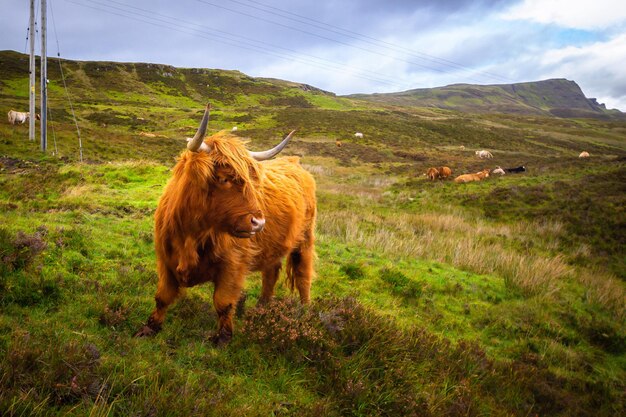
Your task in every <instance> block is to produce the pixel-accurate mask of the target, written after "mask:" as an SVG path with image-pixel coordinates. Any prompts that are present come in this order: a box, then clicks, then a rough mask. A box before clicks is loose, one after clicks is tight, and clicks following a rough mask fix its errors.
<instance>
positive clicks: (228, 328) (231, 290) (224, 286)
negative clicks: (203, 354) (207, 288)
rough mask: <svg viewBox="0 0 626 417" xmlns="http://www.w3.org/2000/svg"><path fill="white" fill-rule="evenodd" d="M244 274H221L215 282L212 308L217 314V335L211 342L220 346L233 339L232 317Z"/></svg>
mask: <svg viewBox="0 0 626 417" xmlns="http://www.w3.org/2000/svg"><path fill="white" fill-rule="evenodd" d="M243 283H244V273H243V272H239V273H235V274H223V275H222V276H221V277H220V278H219V279H218V280H216V282H215V291H214V292H213V306H214V307H215V311H216V312H217V320H218V323H217V334H216V335H215V336H214V337H213V342H214V343H215V344H216V345H218V346H220V345H224V344H226V343H228V342H229V341H230V339H232V337H233V315H234V313H235V309H236V307H237V302H238V301H239V298H240V297H241V290H242V289H243Z"/></svg>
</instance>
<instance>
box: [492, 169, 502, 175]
mask: <svg viewBox="0 0 626 417" xmlns="http://www.w3.org/2000/svg"><path fill="white" fill-rule="evenodd" d="M491 173H492V174H499V175H504V174H505V172H504V170H503V169H502V168H500V167H496V169H494V170H493V171H491Z"/></svg>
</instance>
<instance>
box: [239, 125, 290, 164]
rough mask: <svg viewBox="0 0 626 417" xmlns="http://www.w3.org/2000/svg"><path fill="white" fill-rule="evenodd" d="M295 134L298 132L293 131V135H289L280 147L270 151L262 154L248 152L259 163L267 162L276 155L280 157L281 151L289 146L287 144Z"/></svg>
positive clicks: (277, 146)
mask: <svg viewBox="0 0 626 417" xmlns="http://www.w3.org/2000/svg"><path fill="white" fill-rule="evenodd" d="M294 133H296V131H295V130H292V131H291V133H289V134H288V135H287V137H286V138H285V139H283V140H282V142H280V143H279V144H278V145H276V146H275V147H273V148H272V149H268V150H267V151H261V152H252V151H248V152H249V153H250V156H251V157H253V158H254V159H256V160H257V161H265V160H267V159H271V158H273V157H275V156H276V155H278V154H279V153H280V151H282V150H283V148H284V147H285V146H287V144H288V143H289V141H290V140H291V136H293V134H294Z"/></svg>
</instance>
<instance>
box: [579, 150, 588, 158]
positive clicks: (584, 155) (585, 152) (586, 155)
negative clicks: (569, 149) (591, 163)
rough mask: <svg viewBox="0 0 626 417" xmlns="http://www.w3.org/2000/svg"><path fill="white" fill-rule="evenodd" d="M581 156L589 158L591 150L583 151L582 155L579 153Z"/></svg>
mask: <svg viewBox="0 0 626 417" xmlns="http://www.w3.org/2000/svg"><path fill="white" fill-rule="evenodd" d="M578 157H579V158H589V152H587V151H582V152H581V153H580V155H578Z"/></svg>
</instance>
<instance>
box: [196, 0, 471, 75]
mask: <svg viewBox="0 0 626 417" xmlns="http://www.w3.org/2000/svg"><path fill="white" fill-rule="evenodd" d="M196 1H197V2H199V3H203V4H206V5H209V6H213V7H217V8H219V9H223V10H227V11H229V12H232V13H237V14H240V15H243V16H247V17H250V18H252V19H255V20H260V21H263V22H268V23H271V24H273V25H276V26H280V27H284V28H287V29H290V30H293V31H296V32H300V33H304V34H307V35H310V36H314V37H317V38H320V39H324V40H327V41H330V42H334V43H337V44H340V45H345V46H348V47H350V48H354V49H358V50H361V51H364V52H368V53H370V54H374V55H378V56H382V57H385V58H390V59H393V60H395V61H400V62H405V63H407V64H410V65H413V66H416V67H420V68H422V69H426V70H429V71H435V72H439V73H449V70H444V69H440V68H434V67H429V66H426V65H423V64H419V63H417V62H414V61H409V60H406V59H403V58H398V57H394V56H392V55H388V54H384V53H381V52H377V51H373V50H371V49H367V48H364V47H361V46H357V45H353V44H350V43H347V42H343V41H340V40H337V39H333V38H329V37H327V36H323V35H320V34H317V33H314V32H309V31H307V30H303V29H299V28H297V27H293V26H290V25H286V24H283V23H280V22H276V21H274V20H271V19H266V18H263V17H260V16H255V15H252V14H249V13H245V12H242V11H239V10H234V9H231V8H228V7H225V6H221V5H219V4H215V3H211V2H210V1H206V0H196ZM470 79H471V80H472V81H475V82H478V83H480V82H481V81H480V80H477V79H474V78H470Z"/></svg>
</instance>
